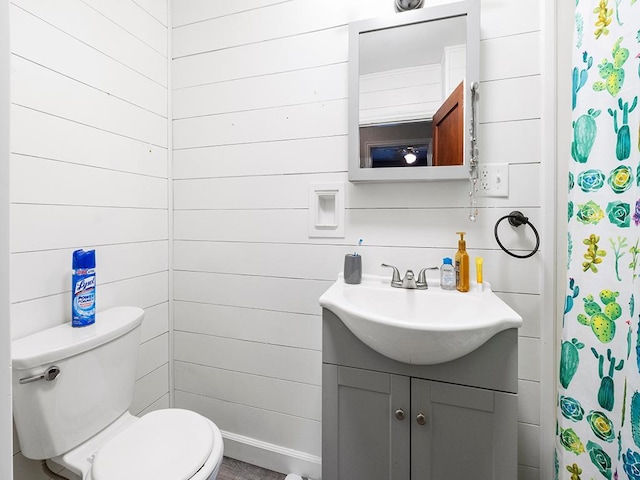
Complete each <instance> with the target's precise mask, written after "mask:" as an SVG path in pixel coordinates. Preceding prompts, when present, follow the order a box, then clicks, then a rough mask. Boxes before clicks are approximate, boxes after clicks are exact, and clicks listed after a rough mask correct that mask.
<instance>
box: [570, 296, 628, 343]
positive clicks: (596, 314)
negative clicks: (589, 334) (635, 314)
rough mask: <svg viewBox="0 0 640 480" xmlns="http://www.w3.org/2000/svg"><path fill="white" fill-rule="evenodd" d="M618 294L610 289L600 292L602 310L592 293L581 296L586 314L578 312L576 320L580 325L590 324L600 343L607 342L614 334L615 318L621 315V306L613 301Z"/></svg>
mask: <svg viewBox="0 0 640 480" xmlns="http://www.w3.org/2000/svg"><path fill="white" fill-rule="evenodd" d="M618 295H619V293H618V292H613V291H611V290H602V291H601V292H600V301H601V302H602V304H603V305H604V310H603V309H602V308H601V307H600V304H599V303H598V302H597V301H596V300H594V298H593V295H587V296H586V297H584V298H583V301H584V313H585V314H586V315H585V314H582V313H581V314H579V315H578V317H577V320H578V322H580V323H581V324H582V325H587V326H590V327H591V330H592V331H593V333H594V335H595V336H596V338H597V339H598V340H600V341H601V342H602V343H609V342H610V341H611V340H613V337H615V335H616V324H615V320H617V319H618V318H620V316H621V315H622V308H621V307H620V305H619V304H618V303H617V302H616V301H615V300H616V298H617V297H618Z"/></svg>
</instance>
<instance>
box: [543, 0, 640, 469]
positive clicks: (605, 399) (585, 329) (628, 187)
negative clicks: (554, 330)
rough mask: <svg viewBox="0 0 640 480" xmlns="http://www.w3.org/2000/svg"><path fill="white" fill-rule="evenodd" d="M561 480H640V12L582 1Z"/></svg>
mask: <svg viewBox="0 0 640 480" xmlns="http://www.w3.org/2000/svg"><path fill="white" fill-rule="evenodd" d="M572 48H573V73H572V107H573V117H572V127H573V137H572V138H571V139H570V141H571V157H572V158H568V159H567V161H568V162H569V163H570V166H569V172H570V173H569V179H568V180H569V202H568V208H567V217H568V238H567V242H568V243H567V245H568V264H567V279H566V282H567V283H566V287H567V295H566V299H565V309H564V310H565V311H564V316H563V319H562V339H561V346H560V368H559V372H558V380H559V382H558V397H557V425H556V449H555V452H556V456H555V459H556V465H555V475H556V478H557V479H568V480H580V479H582V480H591V479H595V480H597V479H602V478H606V479H608V480H612V479H621V480H626V479H629V480H640V336H639V334H638V332H639V331H640V290H639V288H640V278H638V277H640V139H639V135H640V106H639V105H638V96H640V0H599V1H597V0H576V12H575V26H574V38H573V44H572Z"/></svg>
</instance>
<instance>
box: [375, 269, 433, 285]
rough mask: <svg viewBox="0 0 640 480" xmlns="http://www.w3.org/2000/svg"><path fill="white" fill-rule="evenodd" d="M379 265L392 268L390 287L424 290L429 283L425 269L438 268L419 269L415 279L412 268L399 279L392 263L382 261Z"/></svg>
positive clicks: (398, 273)
mask: <svg viewBox="0 0 640 480" xmlns="http://www.w3.org/2000/svg"><path fill="white" fill-rule="evenodd" d="M380 266H381V267H388V268H393V276H392V277H391V286H392V287H396V288H408V289H417V290H426V289H427V288H429V285H427V274H426V271H427V270H438V267H425V268H423V269H422V270H420V272H419V273H418V278H417V279H416V277H415V274H414V273H413V270H407V273H405V274H404V278H402V279H400V272H399V271H398V269H397V268H396V267H394V266H393V265H387V264H386V263H382V264H381V265H380Z"/></svg>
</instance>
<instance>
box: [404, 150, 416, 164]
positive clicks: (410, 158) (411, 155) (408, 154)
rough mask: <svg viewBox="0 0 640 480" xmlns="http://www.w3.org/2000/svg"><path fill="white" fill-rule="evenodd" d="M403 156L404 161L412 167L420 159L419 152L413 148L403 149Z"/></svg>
mask: <svg viewBox="0 0 640 480" xmlns="http://www.w3.org/2000/svg"><path fill="white" fill-rule="evenodd" d="M402 156H403V157H404V161H405V162H407V163H408V164H409V165H411V164H412V163H414V162H415V161H416V160H417V159H418V152H416V149H415V148H413V147H407V148H403V149H402Z"/></svg>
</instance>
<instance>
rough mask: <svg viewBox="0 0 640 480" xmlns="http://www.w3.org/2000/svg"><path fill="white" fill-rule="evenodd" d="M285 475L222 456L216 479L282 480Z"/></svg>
mask: <svg viewBox="0 0 640 480" xmlns="http://www.w3.org/2000/svg"><path fill="white" fill-rule="evenodd" d="M285 477H286V475H283V474H282V473H277V472H274V471H272V470H265V469H264V468H260V467H256V466H255V465H250V464H248V463H244V462H241V461H240V460H235V459H233V458H229V457H224V458H223V460H222V465H221V466H220V472H218V478H217V480H284V478H285Z"/></svg>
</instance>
